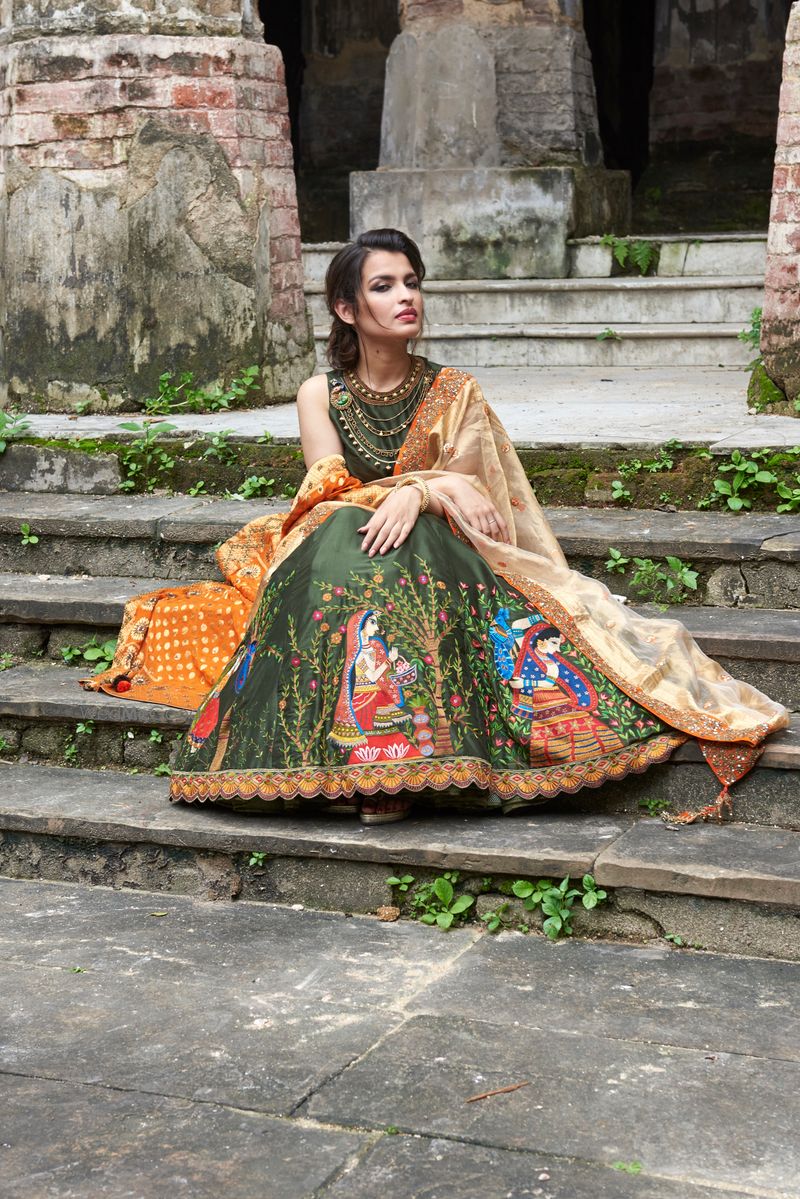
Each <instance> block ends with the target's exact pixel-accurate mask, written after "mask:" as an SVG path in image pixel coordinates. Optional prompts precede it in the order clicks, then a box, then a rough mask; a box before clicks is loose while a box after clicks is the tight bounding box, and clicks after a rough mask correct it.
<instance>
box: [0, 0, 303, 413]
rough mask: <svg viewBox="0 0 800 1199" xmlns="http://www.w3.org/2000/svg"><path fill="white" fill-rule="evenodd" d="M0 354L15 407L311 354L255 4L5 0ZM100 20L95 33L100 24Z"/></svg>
mask: <svg viewBox="0 0 800 1199" xmlns="http://www.w3.org/2000/svg"><path fill="white" fill-rule="evenodd" d="M2 11H3V14H4V17H3V27H2V35H1V39H0V40H1V41H2V44H1V45H0V87H2V108H0V161H1V163H2V170H3V174H4V180H5V182H4V187H3V191H2V193H0V231H2V233H1V234H0V236H2V239H3V241H4V244H5V252H4V254H3V261H4V273H3V276H2V279H0V329H1V330H2V350H3V353H4V360H3V361H2V362H0V378H2V380H3V382H4V385H5V389H6V391H7V398H8V400H9V401H12V402H16V403H19V404H20V405H22V406H23V407H25V408H28V409H32V410H36V409H50V410H68V409H70V408H72V407H74V406H75V404H76V403H78V402H84V401H89V402H90V403H91V405H92V407H93V408H94V409H95V410H103V409H107V410H114V409H118V408H125V407H133V406H135V401H136V400H138V399H141V397H142V396H144V395H147V394H153V392H154V389H156V387H157V383H158V376H159V375H160V374H161V372H162V371H165V370H170V369H171V370H191V371H193V372H194V374H195V378H196V380H197V381H198V383H200V384H203V385H207V384H209V383H211V382H213V381H216V380H222V379H229V378H230V377H231V376H232V375H233V374H235V373H236V372H237V371H239V370H240V369H241V368H242V367H245V366H248V365H250V364H253V363H258V364H260V365H262V366H263V368H264V369H263V375H264V398H265V399H267V400H273V399H275V400H277V399H283V398H286V397H288V396H291V395H293V394H294V392H295V390H296V387H297V385H298V383H299V382H300V381H301V379H302V378H303V377H304V376H305V375H306V374H307V373H308V372H309V370H310V368H311V366H312V365H313V352H312V344H311V338H310V329H309V322H308V316H307V313H306V309H305V303H304V298H303V290H302V284H303V273H302V265H301V259H300V236H299V225H298V219H297V205H296V199H295V189H294V177H293V172H292V152H291V146H290V143H289V130H288V116H287V108H286V94H285V87H284V81H283V64H282V61H281V57H280V53H279V51H278V50H277V49H276V47H274V46H267V45H265V43H264V41H263V37H262V36H261V27H260V23H258V22H256V21H254V20H253V18H252V16H251V15H250V11H251V10H250V2H249V0H244V5H242V0H220V2H219V3H215V4H213V5H208V4H206V3H204V2H203V0H196V3H195V4H194V5H192V4H191V3H188V4H186V5H181V6H174V5H172V4H169V3H161V0H156V3H155V4H154V3H152V0H108V2H107V3H105V4H104V5H102V6H99V5H98V6H90V7H86V6H84V5H83V4H82V3H81V0H57V2H56V3H54V4H52V5H50V6H48V7H47V8H43V7H41V6H40V4H39V3H34V0H6V3H5V4H4V7H3V10H2ZM101 30H102V32H100V31H101Z"/></svg>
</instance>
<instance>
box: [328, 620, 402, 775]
mask: <svg viewBox="0 0 800 1199" xmlns="http://www.w3.org/2000/svg"><path fill="white" fill-rule="evenodd" d="M415 677H416V671H415V669H414V667H413V666H412V667H409V665H408V663H407V662H405V661H404V660H403V659H402V658H401V657H400V654H399V652H398V650H397V648H396V647H393V648H392V649H389V648H388V646H387V645H386V642H385V641H384V639H383V637H381V636H380V635H379V627H378V616H377V613H376V612H375V610H374V609H372V608H367V609H365V610H362V611H360V612H356V613H355V614H354V615H353V616H351V617H350V619H349V620H348V622H347V656H346V658H345V667H344V672H343V676H342V684H341V689H340V691H339V701H338V703H337V705H336V715H335V720H334V725H333V729H332V730H331V732H330V734H329V736H330V739H331V741H333V743H334V744H335V745H338V746H340V747H341V748H342V749H343V750H347V749H350V756H349V758H348V765H350V764H355V763H358V762H379V761H387V760H393V759H400V758H408V757H419V756H420V755H419V750H418V748H417V746H416V745H415V744H414V743H413V742H412V741H410V740H409V738H408V736H407V735H406V732H407V731H410V729H411V726H412V717H411V713H410V712H409V711H408V710H407V709H406V708H405V706H404V700H403V686H402V684H403V682H407V683H413V681H414V679H415Z"/></svg>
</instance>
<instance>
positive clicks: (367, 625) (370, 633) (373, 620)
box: [363, 613, 378, 638]
mask: <svg viewBox="0 0 800 1199" xmlns="http://www.w3.org/2000/svg"><path fill="white" fill-rule="evenodd" d="M377 632H378V618H377V616H375V615H374V613H373V615H372V616H368V617H367V619H366V620H365V621H364V625H363V634H364V637H365V638H367V637H374V636H375V635H376V633H377Z"/></svg>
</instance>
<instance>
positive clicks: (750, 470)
mask: <svg viewBox="0 0 800 1199" xmlns="http://www.w3.org/2000/svg"><path fill="white" fill-rule="evenodd" d="M767 457H768V455H767V454H766V453H765V452H764V451H763V450H754V451H753V452H752V453H751V455H750V457H749V458H748V457H746V456H745V455H744V454H743V453H742V452H741V450H733V451H732V453H731V456H730V459H729V461H728V462H722V463H720V465H719V466H718V467H717V473H718V474H726V473H730V474H731V477H730V479H715V480H714V494H713V495H712V496H709V502H711V503H713V502H715V501H718V500H722V499H724V500H725V504H726V506H727V507H728V508H730V510H731V511H732V512H740V511H741V510H742V509H743V508H752V506H753V505H752V501H751V499H750V498H749V496H746V495H745V494H744V493H745V492H747V491H752V490H754V489H758V487H759V486H763V485H766V484H772V483H777V482H778V479H777V476H776V475H775V473H774V471H771V470H769V469H768V468H767V467H766V466H765V465H764V463H765V460H766V459H767Z"/></svg>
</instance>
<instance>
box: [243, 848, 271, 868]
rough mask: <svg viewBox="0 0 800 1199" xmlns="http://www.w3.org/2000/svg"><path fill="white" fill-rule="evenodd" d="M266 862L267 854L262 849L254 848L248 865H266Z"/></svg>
mask: <svg viewBox="0 0 800 1199" xmlns="http://www.w3.org/2000/svg"><path fill="white" fill-rule="evenodd" d="M266 862H267V855H266V854H265V853H264V851H263V850H261V849H254V850H253V851H252V852H251V854H250V857H249V858H248V859H247V865H248V866H265V865H266Z"/></svg>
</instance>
